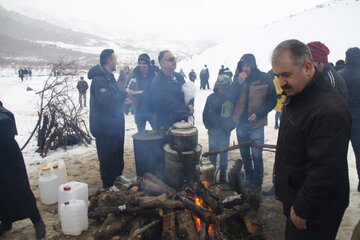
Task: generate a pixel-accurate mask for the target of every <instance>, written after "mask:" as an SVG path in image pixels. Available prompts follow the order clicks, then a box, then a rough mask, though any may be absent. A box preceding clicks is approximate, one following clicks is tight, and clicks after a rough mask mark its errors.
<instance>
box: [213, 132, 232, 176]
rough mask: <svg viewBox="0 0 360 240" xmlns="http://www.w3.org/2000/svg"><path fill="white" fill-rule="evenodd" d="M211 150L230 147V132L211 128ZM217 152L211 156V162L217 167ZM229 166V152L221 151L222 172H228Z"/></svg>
mask: <svg viewBox="0 0 360 240" xmlns="http://www.w3.org/2000/svg"><path fill="white" fill-rule="evenodd" d="M208 135H209V151H216V150H219V149H222V148H227V147H229V143H230V132H226V131H223V130H221V129H209V130H208ZM216 158H217V154H213V155H210V156H209V159H210V162H211V163H212V164H213V165H214V166H215V167H216ZM227 166H228V153H227V152H224V153H220V172H226V169H227Z"/></svg>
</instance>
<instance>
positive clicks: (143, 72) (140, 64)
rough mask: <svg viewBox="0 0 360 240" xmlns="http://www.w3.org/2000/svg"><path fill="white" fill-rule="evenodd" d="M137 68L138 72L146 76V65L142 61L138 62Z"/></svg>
mask: <svg viewBox="0 0 360 240" xmlns="http://www.w3.org/2000/svg"><path fill="white" fill-rule="evenodd" d="M138 66H139V68H140V72H141V73H142V74H147V72H148V68H149V67H148V65H147V64H146V62H144V61H141V60H140V61H138Z"/></svg>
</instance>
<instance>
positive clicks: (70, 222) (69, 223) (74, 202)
mask: <svg viewBox="0 0 360 240" xmlns="http://www.w3.org/2000/svg"><path fill="white" fill-rule="evenodd" d="M60 221H61V229H62V231H63V233H64V234H66V235H73V236H79V235H80V234H81V232H82V231H85V230H87V229H88V227H89V220H88V215H87V204H85V202H84V200H78V199H71V200H70V201H66V202H64V203H62V204H61V205H60Z"/></svg>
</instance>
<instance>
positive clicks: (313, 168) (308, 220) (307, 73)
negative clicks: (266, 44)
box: [272, 40, 351, 240]
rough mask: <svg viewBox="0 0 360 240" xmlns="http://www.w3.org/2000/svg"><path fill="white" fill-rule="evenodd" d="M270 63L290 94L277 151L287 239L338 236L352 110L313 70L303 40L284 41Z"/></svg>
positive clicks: (277, 179) (345, 193)
mask: <svg viewBox="0 0 360 240" xmlns="http://www.w3.org/2000/svg"><path fill="white" fill-rule="evenodd" d="M272 66H273V71H274V74H275V75H276V76H277V77H278V78H279V83H280V87H281V88H282V89H283V90H284V92H285V93H286V95H287V100H286V102H285V104H284V108H283V113H282V116H281V125H280V129H279V135H278V141H277V147H276V156H275V194H276V196H277V197H278V199H279V200H280V201H281V202H282V204H283V210H284V214H285V216H286V217H287V221H286V231H285V239H291V240H294V239H295V240H296V239H302V240H303V239H307V240H312V239H313V240H315V239H335V237H336V234H337V231H338V228H339V226H340V223H341V219H342V217H343V214H344V211H345V209H346V208H347V206H348V204H349V177H348V165H347V149H348V142H349V138H350V127H351V116H350V112H349V110H348V108H347V106H346V103H345V101H344V100H343V98H342V97H341V96H340V95H339V94H338V93H337V92H336V90H335V89H334V88H333V87H332V86H331V85H330V84H329V83H328V82H327V81H326V80H324V78H323V77H322V75H321V73H320V72H318V71H317V70H316V69H315V67H314V63H313V60H312V57H311V53H310V50H309V48H308V47H307V46H306V45H305V44H304V43H302V42H300V41H298V40H286V41H284V42H282V43H280V44H279V45H278V46H277V47H276V48H275V49H274V51H273V54H272Z"/></svg>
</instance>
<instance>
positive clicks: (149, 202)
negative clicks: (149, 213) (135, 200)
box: [139, 194, 184, 209]
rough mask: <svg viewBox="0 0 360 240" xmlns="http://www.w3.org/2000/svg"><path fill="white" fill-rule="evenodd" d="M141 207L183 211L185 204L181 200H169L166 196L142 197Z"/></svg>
mask: <svg viewBox="0 0 360 240" xmlns="http://www.w3.org/2000/svg"><path fill="white" fill-rule="evenodd" d="M139 205H140V207H143V208H152V207H157V208H166V209H183V208H184V204H183V203H182V202H181V201H179V200H169V199H168V198H167V196H166V194H162V195H160V196H157V197H141V198H140V199H139Z"/></svg>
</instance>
